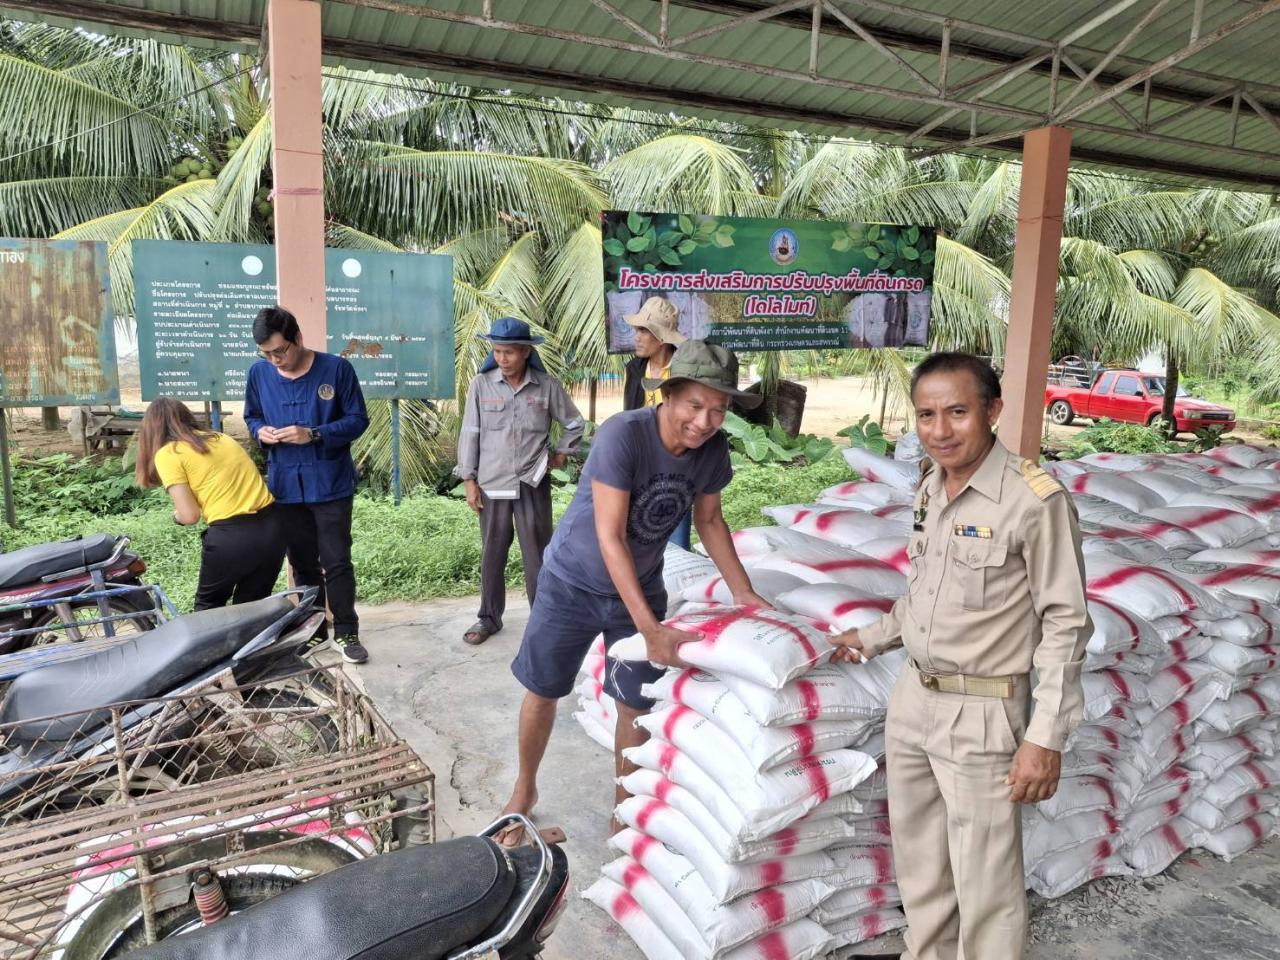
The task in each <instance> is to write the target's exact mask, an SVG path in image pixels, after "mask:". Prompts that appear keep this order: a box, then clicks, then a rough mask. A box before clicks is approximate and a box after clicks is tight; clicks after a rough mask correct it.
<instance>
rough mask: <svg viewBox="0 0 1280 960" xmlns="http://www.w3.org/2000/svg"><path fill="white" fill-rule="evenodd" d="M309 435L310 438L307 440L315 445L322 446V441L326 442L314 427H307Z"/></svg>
mask: <svg viewBox="0 0 1280 960" xmlns="http://www.w3.org/2000/svg"><path fill="white" fill-rule="evenodd" d="M307 437H308V438H309V439H308V441H307V442H308V443H310V444H311V445H312V446H313V447H318V446H320V444H321V443H323V442H324V440H323V438H322V437H321V436H320V434H318V433H317V432H316V431H315V429H314V428H313V427H307Z"/></svg>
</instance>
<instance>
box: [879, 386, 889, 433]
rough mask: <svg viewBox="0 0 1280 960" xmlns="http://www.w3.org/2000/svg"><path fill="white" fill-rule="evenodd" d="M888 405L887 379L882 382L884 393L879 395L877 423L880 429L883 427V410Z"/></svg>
mask: <svg viewBox="0 0 1280 960" xmlns="http://www.w3.org/2000/svg"><path fill="white" fill-rule="evenodd" d="M888 406H889V381H888V380H885V382H884V393H883V394H882V395H881V397H880V420H879V424H880V429H881V430H883V429H884V415H885V410H886V409H887V408H888Z"/></svg>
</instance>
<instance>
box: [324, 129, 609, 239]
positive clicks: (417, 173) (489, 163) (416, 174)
mask: <svg viewBox="0 0 1280 960" xmlns="http://www.w3.org/2000/svg"><path fill="white" fill-rule="evenodd" d="M337 149H339V150H340V151H342V153H341V156H339V157H337V158H335V162H334V163H333V165H332V167H331V168H330V169H331V176H330V178H329V179H330V183H331V185H332V189H331V190H330V194H329V196H330V197H331V198H332V203H331V205H330V212H331V213H332V215H333V216H335V217H336V218H337V219H339V220H341V221H343V222H344V223H355V224H359V225H360V226H361V228H362V229H365V230H367V231H368V232H370V233H374V234H377V235H378V236H382V237H388V238H391V239H393V240H394V241H395V242H397V243H402V244H405V243H409V242H416V243H419V244H421V245H423V246H434V245H437V244H439V243H442V242H444V241H445V240H448V239H451V238H453V237H456V236H458V235H459V234H463V233H472V232H474V231H476V230H484V229H489V228H492V227H495V226H497V225H498V224H499V223H501V222H503V221H506V222H510V223H526V224H528V226H529V227H532V228H534V229H537V230H538V231H539V232H540V233H542V234H543V235H544V236H546V237H547V239H548V241H549V242H552V243H557V242H559V241H560V240H561V239H562V238H563V237H564V236H566V235H567V234H568V233H569V232H571V231H572V230H574V229H576V228H577V226H578V224H580V223H582V221H583V220H586V219H591V218H594V217H597V216H599V212H600V210H601V209H602V208H603V206H604V203H605V198H604V194H603V193H602V192H601V191H600V189H599V186H598V181H597V177H596V174H595V173H594V172H593V171H592V170H590V169H589V168H587V167H585V166H583V165H581V164H579V163H576V162H574V161H571V160H561V159H556V158H547V157H522V156H514V155H511V154H500V153H480V152H474V151H456V150H450V151H434V152H425V151H421V150H415V149H413V148H411V147H400V146H395V145H392V144H385V143H375V142H369V141H362V142H359V143H355V142H348V143H344V144H343V145H341V146H340V147H338V148H337Z"/></svg>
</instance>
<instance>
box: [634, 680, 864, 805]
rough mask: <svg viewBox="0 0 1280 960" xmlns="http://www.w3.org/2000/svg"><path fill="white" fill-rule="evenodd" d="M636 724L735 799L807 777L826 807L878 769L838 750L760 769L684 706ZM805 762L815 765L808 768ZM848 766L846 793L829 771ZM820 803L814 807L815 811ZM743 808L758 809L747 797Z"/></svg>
mask: <svg viewBox="0 0 1280 960" xmlns="http://www.w3.org/2000/svg"><path fill="white" fill-rule="evenodd" d="M636 723H637V724H639V725H640V726H642V727H644V729H646V730H648V731H649V733H650V734H651V735H652V736H654V737H657V738H659V739H660V740H662V741H664V742H666V743H670V744H672V745H673V746H675V747H676V748H677V749H679V750H681V751H682V752H684V753H686V754H688V755H689V757H690V758H691V759H692V760H693V761H694V763H696V764H697V765H698V766H699V767H701V768H702V769H703V770H704V771H705V772H706V773H707V774H708V775H710V776H711V777H712V779H714V780H715V781H716V783H718V784H719V785H720V786H721V787H723V788H724V790H725V792H726V793H728V794H729V796H731V797H734V798H749V797H751V796H752V795H753V794H758V793H759V792H760V789H761V787H763V786H765V785H768V784H771V783H772V781H775V780H778V779H792V778H794V779H804V780H805V782H806V787H807V789H806V790H804V791H803V792H805V793H809V794H811V795H812V796H815V797H816V803H822V802H823V801H825V800H827V799H829V798H830V797H832V796H835V795H836V794H837V793H843V792H844V791H845V790H848V789H849V788H851V787H853V786H854V785H855V784H857V783H859V782H861V781H862V780H864V779H866V778H867V777H868V776H870V775H871V771H872V770H874V769H875V761H873V760H872V759H871V758H870V757H868V756H867V755H866V754H863V753H858V752H857V751H853V750H839V749H837V750H829V751H824V752H822V753H818V754H814V755H812V756H809V757H804V758H799V759H796V760H792V761H788V762H786V763H782V764H778V765H775V766H773V767H770V768H768V769H766V770H759V769H758V768H757V767H756V766H755V765H754V764H753V763H752V762H751V760H750V758H749V757H748V756H747V755H746V754H745V753H744V752H743V750H742V748H741V747H739V746H738V744H737V743H736V742H735V741H734V740H733V738H732V737H730V736H729V735H728V734H726V733H725V732H724V731H723V730H721V729H720V728H719V727H717V726H716V725H715V724H714V723H712V722H711V721H710V720H708V719H706V718H705V717H703V716H701V715H700V714H698V713H697V712H695V711H693V710H691V709H689V708H688V707H685V706H679V705H673V706H669V707H667V708H665V709H663V710H660V711H658V712H656V713H650V714H648V715H646V716H642V717H640V718H639V719H638V720H637V721H636ZM783 729H786V728H783ZM845 755H851V756H847V757H846V756H845ZM838 760H846V761H847V765H846V764H844V763H839V762H837V761H838ZM804 764H814V765H815V766H814V767H812V768H805V767H804ZM847 766H852V767H853V772H852V779H851V780H850V778H849V776H848V775H847V774H846V776H845V777H842V778H840V781H839V783H840V785H841V786H842V787H843V789H833V784H832V783H831V779H830V777H829V776H828V773H829V772H830V773H835V772H841V771H844V770H845V769H847ZM788 792H789V793H792V794H794V793H796V792H797V791H795V790H794V789H792V790H789V791H788ZM816 803H811V804H810V807H812V806H815V805H816ZM739 804H740V805H741V806H742V807H743V809H744V810H745V809H753V810H754V809H756V807H755V806H754V805H752V806H751V807H749V808H748V807H747V804H746V801H745V799H739Z"/></svg>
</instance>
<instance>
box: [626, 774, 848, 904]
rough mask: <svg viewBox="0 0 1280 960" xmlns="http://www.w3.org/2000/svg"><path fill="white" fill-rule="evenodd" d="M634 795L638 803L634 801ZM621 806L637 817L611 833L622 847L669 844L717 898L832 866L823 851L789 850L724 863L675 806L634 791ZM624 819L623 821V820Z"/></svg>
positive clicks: (732, 897)
mask: <svg viewBox="0 0 1280 960" xmlns="http://www.w3.org/2000/svg"><path fill="white" fill-rule="evenodd" d="M636 800H639V801H641V802H640V803H634V802H633V801H636ZM627 803H628V804H629V806H628V807H627V809H626V811H621V809H620V811H619V812H620V813H622V812H625V813H626V815H627V816H629V817H631V818H632V819H633V820H635V821H636V823H640V822H643V826H637V825H636V823H628V824H627V826H628V827H630V828H631V829H630V830H623V831H622V832H621V833H619V834H616V835H615V838H614V839H613V840H612V841H611V842H612V843H613V844H614V846H617V847H618V848H619V849H620V850H622V851H623V852H624V853H628V854H632V855H634V853H635V850H636V849H638V847H639V845H642V844H643V843H645V842H652V841H654V840H656V841H658V842H659V843H663V844H665V845H666V846H668V847H670V848H671V849H672V850H674V851H675V852H677V853H679V854H680V855H681V856H683V857H685V858H687V859H688V861H689V862H690V863H691V864H693V866H694V869H696V870H697V871H698V875H699V876H701V877H702V879H703V881H704V882H705V883H706V885H707V888H708V889H709V890H710V891H711V893H712V895H713V896H714V897H715V898H716V899H717V901H719V902H721V903H727V902H729V901H730V900H735V899H737V898H738V897H741V896H744V895H746V894H749V893H755V892H756V891H758V890H765V889H768V888H769V887H774V886H777V885H778V884H780V883H790V882H792V881H795V880H812V879H814V878H817V877H825V876H827V875H828V874H830V873H832V872H833V871H834V870H835V865H834V863H833V861H832V859H831V857H830V856H828V855H827V854H826V853H824V852H823V851H820V850H819V851H814V852H812V853H806V854H793V855H790V856H785V857H776V858H772V859H769V858H766V859H761V860H752V861H744V862H741V863H729V862H728V861H727V860H725V859H724V858H723V857H721V856H720V855H719V854H717V853H716V852H715V850H714V849H713V848H712V847H711V845H710V844H709V843H708V842H707V840H706V838H705V837H704V836H703V835H702V834H701V833H699V832H698V829H697V827H695V826H694V825H693V824H692V823H691V822H690V821H689V818H688V817H686V816H685V815H684V814H682V813H680V811H678V810H676V809H675V808H674V807H670V806H667V805H665V804H661V805H656V806H650V805H648V800H647V798H640V797H633V798H631V800H629V801H627ZM624 822H625V821H624ZM631 837H635V838H638V839H637V840H636V841H635V842H634V843H631V842H628V843H627V845H626V846H622V845H621V844H623V843H624V841H628V838H631Z"/></svg>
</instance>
